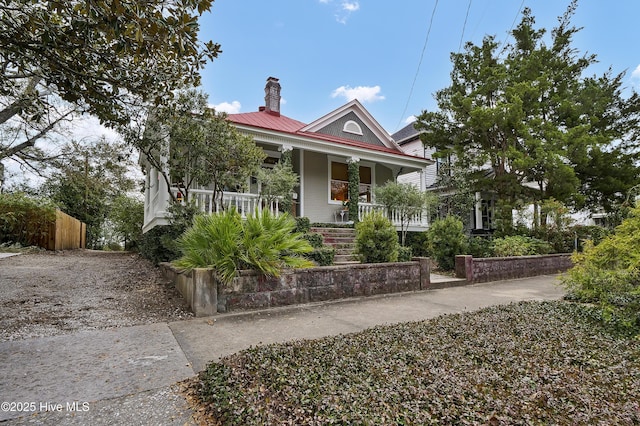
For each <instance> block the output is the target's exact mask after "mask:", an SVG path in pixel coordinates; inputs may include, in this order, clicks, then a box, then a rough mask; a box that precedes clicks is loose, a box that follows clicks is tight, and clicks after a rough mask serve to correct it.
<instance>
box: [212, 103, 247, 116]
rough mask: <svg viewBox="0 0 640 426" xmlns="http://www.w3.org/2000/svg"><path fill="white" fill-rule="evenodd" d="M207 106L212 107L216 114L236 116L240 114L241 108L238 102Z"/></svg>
mask: <svg viewBox="0 0 640 426" xmlns="http://www.w3.org/2000/svg"><path fill="white" fill-rule="evenodd" d="M209 106H210V107H213V109H215V110H216V112H226V113H227V114H237V113H239V112H240V108H242V105H240V102H238V101H233V102H231V103H229V102H221V103H219V104H216V105H209Z"/></svg>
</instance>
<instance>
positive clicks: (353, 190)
mask: <svg viewBox="0 0 640 426" xmlns="http://www.w3.org/2000/svg"><path fill="white" fill-rule="evenodd" d="M347 165H348V168H347V176H348V178H349V192H348V194H349V220H350V221H353V223H357V222H358V221H360V208H359V207H358V203H359V198H360V158H358V157H350V158H347Z"/></svg>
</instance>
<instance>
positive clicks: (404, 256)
mask: <svg viewBox="0 0 640 426" xmlns="http://www.w3.org/2000/svg"><path fill="white" fill-rule="evenodd" d="M412 257H413V251H412V250H411V247H402V246H400V247H398V262H409V261H410V260H411V258H412Z"/></svg>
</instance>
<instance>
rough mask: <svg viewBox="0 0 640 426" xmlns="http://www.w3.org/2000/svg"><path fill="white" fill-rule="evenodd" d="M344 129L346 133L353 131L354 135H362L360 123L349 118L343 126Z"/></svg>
mask: <svg viewBox="0 0 640 426" xmlns="http://www.w3.org/2000/svg"><path fill="white" fill-rule="evenodd" d="M342 131H343V132H346V133H353V134H354V135H360V136H362V128H360V125H359V124H358V123H356V122H355V121H353V120H349V121H347V122H346V123H344V127H343V128H342Z"/></svg>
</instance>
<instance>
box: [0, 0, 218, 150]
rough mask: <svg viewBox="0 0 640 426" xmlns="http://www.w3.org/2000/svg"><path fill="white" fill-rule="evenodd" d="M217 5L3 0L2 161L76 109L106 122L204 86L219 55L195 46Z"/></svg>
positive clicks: (204, 1)
mask: <svg viewBox="0 0 640 426" xmlns="http://www.w3.org/2000/svg"><path fill="white" fill-rule="evenodd" d="M212 2H213V0H65V1H42V0H0V66H1V68H2V72H1V73H0V133H1V134H2V138H1V139H0V160H1V159H3V158H17V159H20V158H22V159H29V158H30V156H31V157H37V156H38V152H37V151H33V147H34V145H35V143H36V141H38V140H39V139H41V138H43V137H45V136H46V135H47V134H48V133H49V132H50V131H51V130H53V129H55V128H56V127H57V126H58V125H59V124H60V123H61V122H62V121H63V120H66V119H68V118H69V117H70V116H71V115H72V114H73V113H74V112H81V113H89V114H93V115H95V116H96V117H98V118H99V119H100V121H101V122H102V123H103V124H106V125H117V124H124V123H126V122H128V121H129V114H130V110H131V108H134V107H136V106H140V105H142V104H145V103H152V104H160V103H163V102H164V101H166V100H167V99H168V98H170V97H171V93H172V91H173V90H175V89H176V88H179V87H183V86H193V85H197V84H198V83H199V80H200V76H199V71H200V70H201V69H202V67H203V66H204V65H205V63H206V61H207V60H210V59H213V58H214V57H216V56H217V54H218V53H219V52H220V46H219V45H218V44H215V43H212V42H210V41H209V42H207V43H201V42H199V41H198V17H199V16H200V14H202V13H203V12H205V11H207V10H209V8H210V7H211V4H212Z"/></svg>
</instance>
